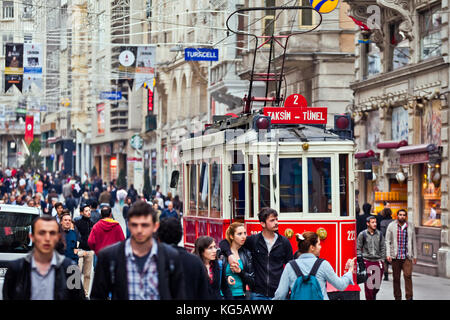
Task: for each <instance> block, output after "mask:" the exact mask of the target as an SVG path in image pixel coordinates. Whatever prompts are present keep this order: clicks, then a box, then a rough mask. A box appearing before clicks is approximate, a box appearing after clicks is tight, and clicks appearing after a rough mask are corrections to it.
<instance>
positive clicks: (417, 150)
mask: <svg viewBox="0 0 450 320" xmlns="http://www.w3.org/2000/svg"><path fill="white" fill-rule="evenodd" d="M436 151H438V148H437V147H436V145H434V144H416V145H411V146H405V147H400V148H398V149H397V152H398V153H399V154H400V164H418V163H427V162H429V161H430V154H431V153H435V152H436Z"/></svg>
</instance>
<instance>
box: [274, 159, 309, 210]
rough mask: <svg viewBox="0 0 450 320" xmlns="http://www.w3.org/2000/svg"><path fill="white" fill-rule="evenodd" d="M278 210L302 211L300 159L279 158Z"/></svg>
mask: <svg viewBox="0 0 450 320" xmlns="http://www.w3.org/2000/svg"><path fill="white" fill-rule="evenodd" d="M279 174H280V212H303V188H302V159H301V158H288V159H280V163H279Z"/></svg>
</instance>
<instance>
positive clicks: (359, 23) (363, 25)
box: [349, 16, 370, 31]
mask: <svg viewBox="0 0 450 320" xmlns="http://www.w3.org/2000/svg"><path fill="white" fill-rule="evenodd" d="M349 17H350V18H351V19H352V20H353V22H354V23H356V24H357V25H358V26H359V28H360V29H361V30H365V31H370V28H369V27H368V26H367V25H366V24H364V22H362V21H359V20H356V19H355V18H353V17H352V16H349Z"/></svg>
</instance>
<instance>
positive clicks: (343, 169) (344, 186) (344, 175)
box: [339, 154, 349, 217]
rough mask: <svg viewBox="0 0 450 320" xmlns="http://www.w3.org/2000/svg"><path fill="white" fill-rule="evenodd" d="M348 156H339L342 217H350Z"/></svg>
mask: <svg viewBox="0 0 450 320" xmlns="http://www.w3.org/2000/svg"><path fill="white" fill-rule="evenodd" d="M348 187H349V185H348V154H340V155H339V204H340V211H341V216H343V217H345V216H348V215H349V206H348V205H349V201H348V196H349V192H348Z"/></svg>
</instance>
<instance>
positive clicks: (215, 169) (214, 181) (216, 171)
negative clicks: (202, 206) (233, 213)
mask: <svg viewBox="0 0 450 320" xmlns="http://www.w3.org/2000/svg"><path fill="white" fill-rule="evenodd" d="M220 185H221V175H220V166H219V165H218V164H217V162H216V161H214V162H213V164H212V165H211V217H213V218H220Z"/></svg>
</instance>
